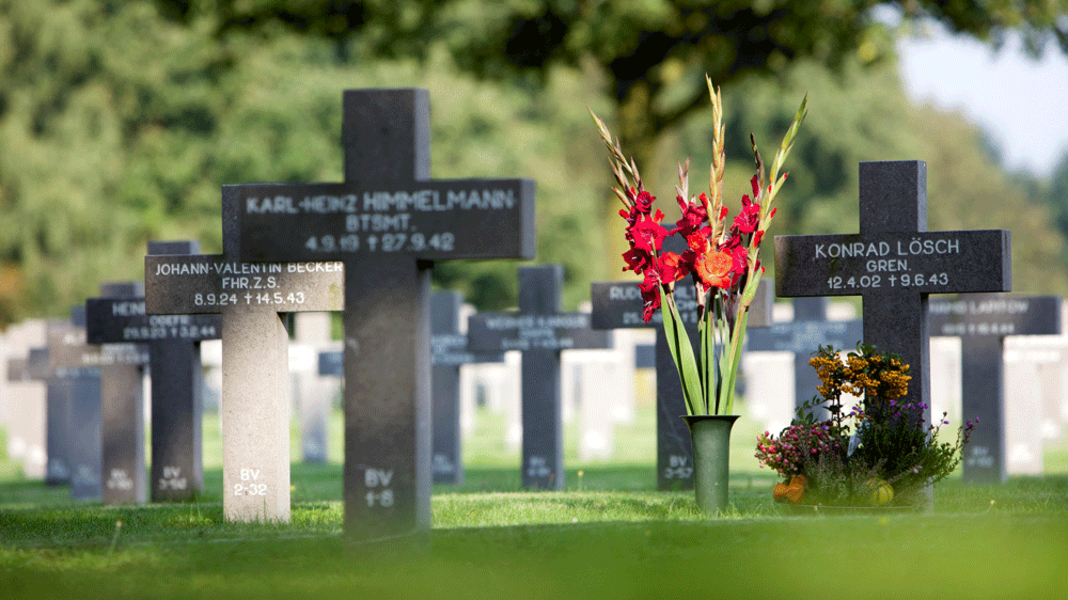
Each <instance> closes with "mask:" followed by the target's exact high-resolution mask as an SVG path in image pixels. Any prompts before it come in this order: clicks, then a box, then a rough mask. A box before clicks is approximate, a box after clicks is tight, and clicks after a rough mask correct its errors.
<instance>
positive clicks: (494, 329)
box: [467, 265, 612, 490]
mask: <svg viewBox="0 0 1068 600" xmlns="http://www.w3.org/2000/svg"><path fill="white" fill-rule="evenodd" d="M563 287H564V269H563V267H562V266H560V265H543V266H537V267H520V269H519V313H518V314H503V313H502V314H487V313H483V314H478V315H472V316H471V317H470V318H469V319H468V327H467V335H468V339H469V348H470V349H472V350H474V351H478V352H506V351H509V350H519V351H521V352H522V353H523V362H522V367H521V373H522V375H521V380H522V386H523V392H522V403H523V409H522V415H523V416H522V418H523V464H522V480H523V485H524V487H528V488H537V489H549V490H561V489H563V488H564V452H563V419H562V413H561V411H562V406H561V401H560V391H561V390H560V351H561V350H581V349H596V348H608V347H610V346H611V344H612V338H611V334H610V332H604V331H594V330H593V329H591V328H590V315H589V314H586V313H561V312H560V295H561V292H562V291H563Z"/></svg>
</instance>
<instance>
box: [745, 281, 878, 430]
mask: <svg viewBox="0 0 1068 600" xmlns="http://www.w3.org/2000/svg"><path fill="white" fill-rule="evenodd" d="M793 304H794V320H793V321H792V322H790V323H774V324H773V325H772V326H771V327H769V328H767V329H759V330H754V331H753V333H752V335H751V336H750V337H749V339H748V342H749V348H748V349H749V350H750V351H753V352H761V351H771V352H790V353H791V354H793V355H794V406H795V408H799V407H800V406H801V404H802V403H804V402H807V401H809V400H811V399H812V397H813V396H815V395H816V393H817V392H816V386H818V385H819V383H820V380H819V376H817V374H816V370H815V369H813V368H812V367H811V366H809V364H808V361H809V359H810V358H812V355H813V353H814V352H815V351H816V349H817V348H819V347H820V346H828V345H830V346H834V347H835V348H836V349H839V350H841V349H844V350H851V349H853V348H854V347H856V344H857V342H858V341H860V339H861V338H862V336H863V331H862V325H861V322H860V321H828V320H827V298H824V297H814V298H794V302H793ZM815 414H816V417H817V418H819V419H821V420H822V419H826V418H827V417H828V416H829V415H830V412H829V411H827V410H826V409H824V408H822V407H820V408H819V409H817V410H816V411H815Z"/></svg>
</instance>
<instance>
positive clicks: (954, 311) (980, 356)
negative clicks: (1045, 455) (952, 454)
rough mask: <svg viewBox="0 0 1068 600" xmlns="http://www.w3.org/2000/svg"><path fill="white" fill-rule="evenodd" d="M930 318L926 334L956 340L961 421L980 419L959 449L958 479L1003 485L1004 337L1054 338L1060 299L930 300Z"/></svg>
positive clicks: (998, 296) (979, 296) (991, 296)
mask: <svg viewBox="0 0 1068 600" xmlns="http://www.w3.org/2000/svg"><path fill="white" fill-rule="evenodd" d="M930 315H931V317H930V318H931V335H933V336H946V337H959V338H960V343H961V413H962V414H961V418H962V419H964V420H967V421H972V420H975V419H976V418H978V419H979V420H980V423H979V426H978V427H977V428H976V429H975V431H974V432H973V433H972V438H971V441H970V442H969V444H968V447H967V449H966V450H965V456H964V461H963V471H964V473H963V478H964V481H966V482H980V483H1004V482H1005V481H1006V480H1007V479H1008V473H1007V469H1006V464H1005V458H1006V436H1005V409H1006V403H1007V400H1008V398H1006V396H1005V363H1004V354H1005V337H1006V336H1010V335H1060V333H1061V299H1060V298H1059V297H1056V296H1039V297H1020V296H1005V295H1001V294H976V295H974V296H969V297H968V298H967V299H966V300H965V299H961V300H950V299H939V300H934V301H932V302H931V304H930ZM1035 433H1037V432H1035Z"/></svg>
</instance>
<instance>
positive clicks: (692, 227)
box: [671, 198, 708, 238]
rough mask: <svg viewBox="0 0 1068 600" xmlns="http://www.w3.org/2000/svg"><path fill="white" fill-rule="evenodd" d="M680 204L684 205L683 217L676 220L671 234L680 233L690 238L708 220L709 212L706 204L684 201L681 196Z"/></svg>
mask: <svg viewBox="0 0 1068 600" xmlns="http://www.w3.org/2000/svg"><path fill="white" fill-rule="evenodd" d="M679 205H680V206H681V207H682V218H681V219H679V220H678V221H676V222H675V229H673V230H672V231H671V235H675V234H676V233H679V234H682V237H684V238H688V237H690V236H691V235H693V234H694V233H696V232H697V231H698V230H700V229H701V224H702V223H704V222H705V221H707V220H708V212H707V211H706V210H705V207H704V206H702V205H700V204H687V203H685V202H682V199H681V198H679Z"/></svg>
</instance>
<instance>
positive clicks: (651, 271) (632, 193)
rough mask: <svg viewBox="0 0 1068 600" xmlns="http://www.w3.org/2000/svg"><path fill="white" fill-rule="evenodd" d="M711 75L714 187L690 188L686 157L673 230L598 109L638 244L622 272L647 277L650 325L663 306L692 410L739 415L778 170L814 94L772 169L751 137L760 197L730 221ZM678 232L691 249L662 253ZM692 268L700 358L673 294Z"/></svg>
mask: <svg viewBox="0 0 1068 600" xmlns="http://www.w3.org/2000/svg"><path fill="white" fill-rule="evenodd" d="M705 80H706V83H707V84H708V90H709V95H710V97H711V99H712V112H713V137H712V146H713V148H712V165H711V167H710V177H709V190H708V192H707V193H706V192H702V193H701V194H699V195H698V196H692V195H690V191H689V165H690V162H689V160H688V159H687V161H686V163H685V164H680V165H679V183H678V185H677V186H676V187H675V192H676V200H677V202H678V204H679V208H680V209H681V211H682V217H681V218H680V219H679V220H678V221H677V222H676V223H675V227H674V228H672V229H668V228H667V227H665V226H664V225H663V224H662V223H663V220H664V216H665V215H664V214H663V213H662V212H661V211H660V210H659V209H657V210H656V211H655V212H654V211H653V203H654V201H655V200H656V198H655V197H654V196H652V195H651V194H650V193H649V192H648V191H647V190H646V189H645V188H644V186H643V182H642V178H641V175H640V174H639V173H638V167H637V165H636V164H635V163H634V161H633V159H631V160H629V161H628V160H627V159H626V157H625V156H624V154H623V150H622V148H621V147H620V145H619V142H618V140H614V139H613V137H612V134H611V132H609V130H608V127H607V126H606V125H605V123H604V121H602V120H601V119H600V118H599V117H598V116H597V115H596V114H593V111H592V110H591V111H590V113H591V114H592V115H593V118H594V120H595V121H596V122H597V127H598V129H599V130H600V135H601V139H602V140H603V141H604V143H605V145H606V146H607V147H608V152H609V156H610V159H609V160H610V163H611V165H612V172H613V174H614V175H615V178H616V182H617V183H618V184H619V187H617V188H614V191H615V193H616V196H617V197H618V198H619V200H620V201H621V202H622V203H623V209H622V210H620V211H619V214H620V215H621V216H622V217H623V219H624V220H625V221H626V223H627V225H626V232H625V234H624V235H625V237H626V240H627V242H628V243H629V244H630V249H629V250H628V251H627V252H625V253H624V254H623V260H624V262H625V263H626V264H625V266H624V267H623V270H624V271H628V270H629V271H634V273H635V274H637V275H641V276H642V278H643V279H642V281H641V282H640V283H639V284H638V287H639V289H640V290H641V294H642V300H643V313H642V316H643V318H644V319H645V322H646V323H648V322H649V320H650V319H651V318H652V315H653V314H654V313H655V312H656V311H657V310H660V309H663V311H664V331H665V333H666V334H667V339H668V345H669V346H670V348H671V356H672V358H673V359H674V362H675V367H676V368H677V370H678V373H679V377H680V380H681V383H682V390H683V396H684V398H685V401H686V406H687V411H688V412H689V414H691V415H704V414H713V415H717V414H731V413H732V412H733V403H734V388H735V381H736V379H737V373H738V363H739V360H740V358H741V351H742V342H743V340H744V337H745V328H746V320H747V318H748V311H749V305H750V304H751V303H752V301H753V298H754V296H755V295H756V290H757V284H758V283H759V281H760V277H761V275H762V274H763V273H764V267H763V266H762V265H761V264H760V243H761V241H762V240H763V238H764V235H765V232H766V231H767V229H768V226H769V225H770V224H771V220H772V218H774V216H775V208H773V207H772V203H773V202H774V201H775V196H776V194H778V192H779V190H780V189H781V188H782V185H783V183H784V182H785V181H786V173H783V174H781V175H780V174H779V170H780V169H781V168H782V165H783V163H784V162H785V160H786V157H787V155H788V154H789V153H790V148H791V147H792V144H793V139H794V136H795V135H796V134H797V131H798V129H799V128H800V126H801V122H802V121H803V120H804V117H805V114H806V112H805V106H806V103H807V100H808V97H807V96H806V97H805V99H804V100H803V101H802V102H801V107H800V108H799V109H798V111H797V114H796V116H795V117H794V121H793V123H792V124H791V125H790V127H789V129H788V130H787V132H786V134H785V136H784V138H783V140H782V144H781V145H780V147H779V150H778V151H777V152H776V153H775V159H774V160H773V161H772V166H771V171H770V173H769V174H766V173H765V169H764V161H763V159H762V158H761V156H760V152H759V150H757V145H756V140H755V139H754V137H753V136H752V134H750V136H749V139H750V143H751V144H752V147H753V156H754V159H755V161H756V174H755V175H754V176H753V178H752V180H751V183H752V189H753V195H752V197H750V196H749V195H744V196H742V201H741V210H740V212H739V213H738V214H737V215H736V216H735V218H734V220H733V221H728V220H727V214H728V212H729V210H728V208H727V207H726V206H725V205H724V203H723V201H724V198H723V174H724V167H725V164H726V154H725V151H724V138H723V136H724V127H723V110H722V104H723V102H722V95H721V93H720V91H719V89H718V88H714V87H713V85H712V81H711V80H710V79H708V78H707V77H706V78H705ZM672 236H679V237H680V238H681V239H683V240H684V241H685V242H686V250H685V251H683V252H682V253H681V254H679V253H676V252H669V251H664V250H663V243H664V240H665V239H667V238H669V237H672ZM687 275H689V276H690V278H691V284H692V285H693V286H694V288H695V291H696V298H697V309H698V324H697V328H698V339H699V346H700V347H699V356H698V357H695V355H694V350H693V347H692V345H691V343H690V338H689V335H688V334H687V332H686V329H685V325H684V324H683V322H682V319H681V317H680V316H679V311H678V307H677V306H676V304H675V297H674V291H675V284H676V282H679V281H681V280H683V279H684V278H685V277H686V276H687Z"/></svg>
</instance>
